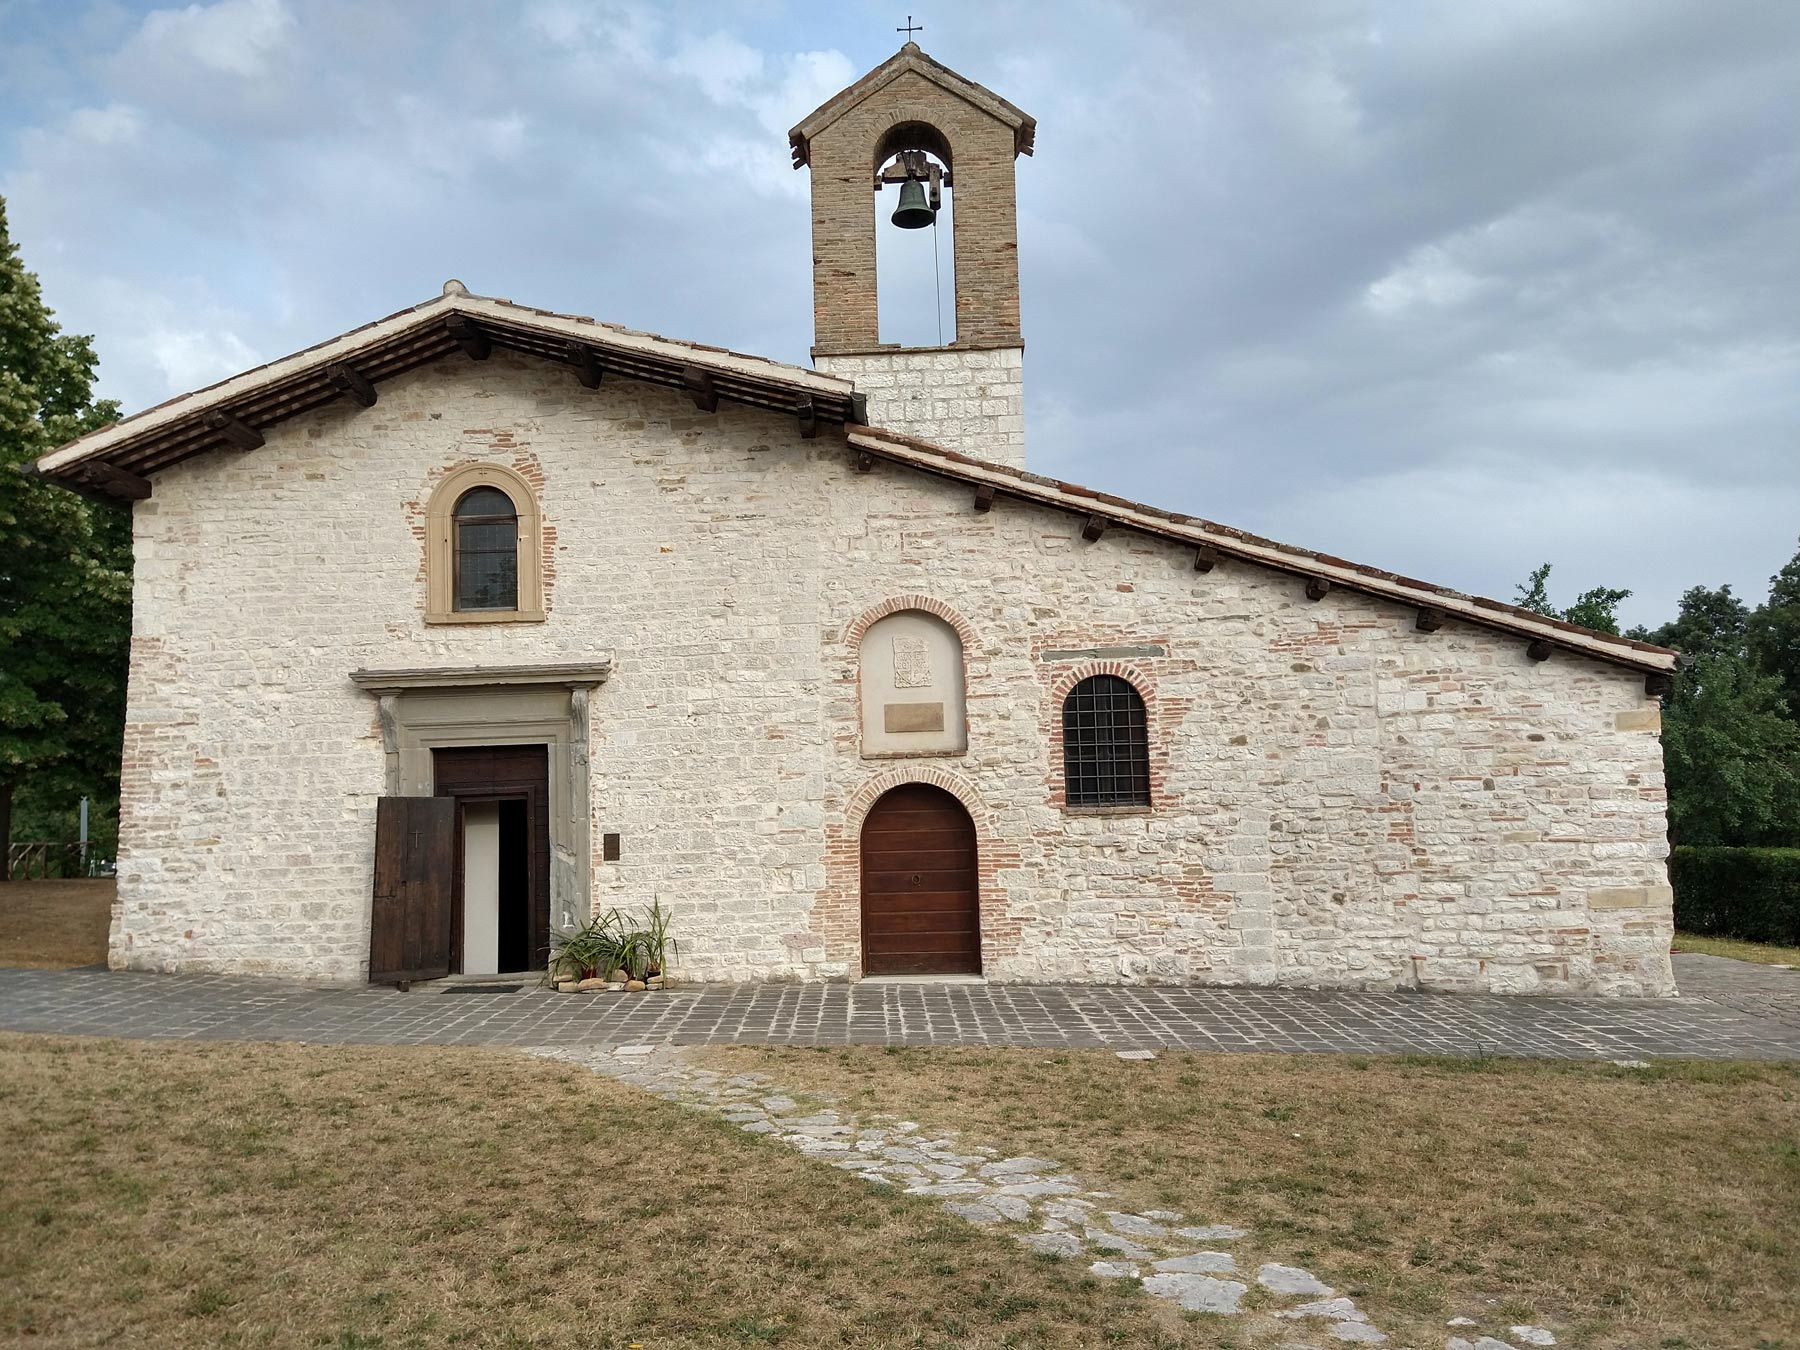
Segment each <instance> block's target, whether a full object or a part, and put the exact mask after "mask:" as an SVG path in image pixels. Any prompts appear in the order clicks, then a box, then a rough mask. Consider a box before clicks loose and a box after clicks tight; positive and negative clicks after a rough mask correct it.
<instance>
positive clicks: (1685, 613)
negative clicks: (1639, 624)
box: [1631, 585, 1750, 663]
mask: <svg viewBox="0 0 1800 1350" xmlns="http://www.w3.org/2000/svg"><path fill="white" fill-rule="evenodd" d="M1749 630H1750V609H1749V606H1747V605H1746V604H1744V602H1743V601H1742V600H1740V599H1738V598H1737V597H1736V596H1735V595H1733V594H1732V593H1731V587H1730V586H1729V585H1724V586H1721V587H1719V588H1718V589H1717V590H1711V589H1708V588H1707V587H1705V586H1690V587H1689V588H1688V589H1687V590H1686V591H1685V592H1683V593H1682V596H1681V606H1680V609H1679V610H1678V611H1677V613H1676V617H1675V618H1674V619H1673V620H1672V621H1671V622H1669V623H1665V624H1664V625H1663V626H1662V627H1660V628H1634V629H1632V630H1631V636H1632V637H1635V638H1641V639H1642V640H1643V641H1645V642H1654V643H1655V644H1656V645H1657V646H1659V647H1673V648H1674V649H1675V650H1676V651H1678V652H1680V653H1681V654H1682V655H1683V656H1684V657H1685V658H1687V660H1688V661H1689V662H1690V663H1692V662H1697V661H1702V660H1705V659H1706V658H1708V657H1715V656H1730V657H1733V658H1735V659H1739V660H1742V659H1744V658H1745V657H1746V656H1747V654H1748V652H1747V647H1746V642H1747V640H1748V636H1749Z"/></svg>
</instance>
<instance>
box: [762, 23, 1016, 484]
mask: <svg viewBox="0 0 1800 1350" xmlns="http://www.w3.org/2000/svg"><path fill="white" fill-rule="evenodd" d="M1036 131H1037V123H1036V121H1035V120H1034V119H1032V118H1030V117H1028V116H1026V115H1025V114H1024V113H1023V112H1021V111H1019V109H1017V108H1015V107H1014V106H1013V105H1012V104H1010V103H1008V102H1007V101H1006V100H1005V99H1003V98H1001V97H1000V96H999V95H998V94H994V93H992V92H990V91H989V90H987V89H984V88H982V87H981V86H980V85H978V84H976V83H974V82H973V81H971V80H966V79H964V78H963V77H962V76H961V75H958V74H957V73H956V72H955V71H953V70H950V69H949V68H948V67H946V66H942V65H939V64H938V63H937V62H936V61H934V60H932V59H931V58H930V57H929V56H927V55H925V53H924V52H923V51H921V50H920V49H919V46H918V44H917V43H914V42H908V43H907V44H906V45H905V46H904V47H902V48H901V49H900V50H899V51H898V52H897V53H895V54H894V55H893V56H892V57H890V58H889V59H888V60H887V61H884V62H883V63H882V64H881V65H879V66H877V67H876V68H875V69H874V70H872V71H870V72H869V73H868V74H867V75H865V76H863V78H862V79H860V80H858V81H857V82H856V83H855V84H853V85H851V86H850V87H849V88H848V89H845V90H844V91H843V92H841V93H839V94H837V95H835V96H834V97H832V98H831V99H829V100H827V101H826V102H825V103H824V104H822V105H821V106H820V107H819V108H817V109H816V110H815V111H814V112H813V113H812V114H811V115H810V116H808V117H807V118H806V119H805V120H804V121H802V122H801V123H800V125H799V126H797V127H795V128H794V129H793V130H792V131H791V132H789V133H788V141H789V143H790V144H791V145H792V147H793V152H794V167H795V168H797V169H798V168H807V167H810V168H811V170H812V233H813V361H814V364H815V365H817V366H818V368H819V369H820V370H822V371H825V372H827V373H829V374H832V375H840V376H843V377H844V378H846V379H850V380H854V381H855V382H856V386H857V389H858V391H859V392H861V393H863V394H864V395H866V397H867V399H868V404H869V420H870V421H871V422H872V423H874V424H875V425H876V426H882V427H887V428H889V429H891V430H894V431H900V432H905V433H907V434H908V435H913V436H918V437H921V438H922V439H925V440H930V441H935V442H937V443H938V444H940V445H944V446H947V447H949V448H950V449H952V450H957V451H960V452H962V453H963V454H966V455H971V456H974V457H976V458H980V459H986V460H990V461H992V462H994V463H997V464H1006V465H1010V466H1012V467H1014V468H1024V467H1025V400H1024V371H1023V363H1024V355H1025V340H1024V338H1023V337H1022V336H1021V334H1020V331H1019V243H1018V229H1017V225H1016V207H1015V195H1014V180H1013V164H1014V161H1015V160H1016V159H1017V158H1018V157H1019V156H1020V155H1029V154H1030V153H1031V150H1032V140H1033V137H1034V136H1035V134H1036ZM895 187H897V188H898V189H899V191H898V192H897V193H889V194H888V196H889V199H890V200H892V199H895V198H897V199H898V210H897V211H896V213H895V216H894V218H893V221H892V223H891V224H890V222H889V219H888V218H887V214H886V213H885V212H883V213H882V217H883V218H882V220H881V223H880V224H879V225H877V222H876V213H875V211H874V210H873V209H872V203H871V200H870V194H871V193H874V192H881V191H883V190H884V189H892V188H895ZM945 189H948V190H949V191H950V192H951V193H952V194H953V199H954V202H955V211H956V222H955V242H954V255H953V256H954V259H955V268H954V271H955V279H956V297H955V314H956V338H955V340H954V341H952V342H948V343H945V344H944V345H942V346H936V347H906V346H900V345H897V344H893V343H887V344H884V343H882V342H881V340H880V325H879V317H878V310H877V300H876V276H875V231H876V230H877V229H878V228H880V229H889V228H902V229H904V228H910V227H915V226H918V225H928V224H930V223H931V220H932V217H933V214H934V213H935V212H936V210H937V209H938V206H939V203H940V201H941V193H942V192H943V191H944V190H945Z"/></svg>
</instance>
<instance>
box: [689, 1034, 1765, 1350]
mask: <svg viewBox="0 0 1800 1350" xmlns="http://www.w3.org/2000/svg"><path fill="white" fill-rule="evenodd" d="M706 1057H707V1058H708V1059H709V1060H710V1061H711V1062H712V1063H714V1064H715V1065H716V1066H730V1067H732V1068H735V1069H756V1070H761V1071H764V1072H767V1073H770V1074H773V1075H774V1076H775V1077H776V1078H777V1079H778V1080H779V1081H781V1082H782V1083H783V1084H784V1085H787V1086H789V1087H790V1088H799V1089H802V1090H810V1091H811V1092H814V1093H817V1094H826V1095H831V1096H834V1097H838V1098H841V1099H842V1100H843V1101H845V1102H846V1103H847V1104H848V1105H850V1106H851V1107H853V1108H856V1109H860V1110H871V1109H873V1110H887V1111H894V1112H898V1113H901V1114H903V1115H905V1116H907V1117H908V1118H911V1119H916V1120H919V1121H921V1122H925V1123H928V1124H937V1125H941V1126H948V1127H957V1128H960V1129H962V1130H964V1131H965V1133H966V1134H967V1135H968V1136H971V1137H974V1138H977V1139H980V1140H983V1141H986V1142H993V1143H997V1144H1000V1145H1001V1146H1002V1147H1005V1148H1009V1149H1015V1150H1017V1151H1019V1152H1024V1153H1033V1154H1039V1155H1043V1156H1046V1157H1051V1158H1056V1159H1060V1160H1062V1161H1064V1162H1067V1163H1070V1164H1072V1165H1074V1166H1076V1167H1077V1168H1079V1169H1081V1170H1082V1171H1084V1172H1085V1173H1086V1174H1087V1175H1088V1176H1089V1177H1090V1178H1092V1179H1096V1180H1100V1179H1104V1180H1105V1181H1107V1182H1111V1183H1117V1189H1118V1190H1119V1192H1120V1194H1121V1195H1123V1196H1125V1197H1126V1198H1127V1199H1128V1200H1129V1201H1132V1202H1135V1204H1137V1205H1138V1206H1139V1207H1144V1208H1147V1207H1164V1208H1171V1209H1179V1210H1182V1211H1185V1212H1186V1213H1188V1214H1190V1215H1191V1216H1193V1217H1194V1218H1195V1219H1196V1220H1198V1221H1200V1222H1205V1223H1213V1222H1232V1223H1240V1224H1243V1225H1244V1226H1246V1227H1249V1228H1252V1229H1253V1236H1252V1238H1250V1239H1246V1241H1245V1245H1246V1246H1249V1245H1251V1244H1254V1245H1255V1246H1256V1248H1257V1249H1258V1250H1259V1251H1260V1252H1262V1253H1264V1254H1266V1257H1267V1258H1269V1259H1275V1260H1287V1261H1291V1262H1293V1263H1295V1264H1298V1265H1303V1266H1306V1267H1309V1268H1311V1269H1313V1270H1314V1271H1316V1272H1317V1273H1318V1274H1320V1275H1321V1276H1322V1277H1324V1278H1325V1279H1326V1280H1327V1281H1328V1282H1331V1283H1335V1284H1337V1285H1338V1286H1339V1287H1342V1288H1347V1289H1348V1290H1349V1291H1350V1292H1352V1293H1354V1294H1355V1295H1356V1296H1357V1297H1358V1298H1359V1299H1361V1300H1362V1302H1363V1305H1364V1307H1365V1308H1366V1309H1367V1310H1368V1311H1369V1313H1370V1314H1371V1315H1372V1316H1373V1317H1374V1318H1375V1319H1376V1321H1377V1323H1378V1325H1380V1326H1382V1327H1383V1328H1384V1329H1386V1330H1388V1331H1389V1332H1390V1333H1400V1334H1399V1335H1397V1336H1395V1342H1396V1343H1398V1344H1400V1345H1410V1346H1420V1347H1432V1350H1436V1347H1440V1346H1442V1345H1443V1343H1444V1336H1445V1334H1446V1333H1445V1331H1444V1322H1445V1320H1446V1319H1447V1318H1448V1317H1450V1316H1453V1315H1471V1316H1477V1317H1480V1318H1481V1319H1482V1321H1483V1325H1484V1329H1487V1328H1489V1327H1491V1326H1492V1325H1494V1324H1495V1319H1496V1318H1497V1319H1499V1320H1498V1323H1497V1324H1498V1326H1499V1327H1501V1328H1502V1334H1504V1333H1503V1329H1504V1327H1505V1326H1507V1325H1510V1324H1511V1322H1516V1321H1537V1320H1539V1319H1546V1321H1545V1322H1543V1323H1541V1324H1547V1325H1550V1326H1552V1327H1554V1328H1556V1329H1557V1332H1558V1336H1559V1339H1560V1343H1561V1344H1562V1345H1563V1346H1565V1347H1570V1346H1576V1347H1619V1348H1620V1350H1624V1348H1625V1347H1629V1348H1630V1350H1646V1348H1647V1347H1668V1348H1669V1350H1675V1348H1676V1347H1680V1348H1681V1350H1702V1348H1705V1350H1752V1348H1753V1347H1760V1348H1762V1350H1773V1348H1774V1347H1787V1348H1788V1350H1792V1348H1793V1347H1800V1298H1797V1297H1796V1290H1797V1289H1800V1066H1793V1065H1752V1064H1705V1063H1699V1062H1684V1063H1661V1064H1658V1065H1657V1066H1656V1067H1654V1068H1651V1069H1647V1070H1631V1069H1621V1068H1616V1067H1613V1066H1611V1065H1579V1064H1567V1063H1547V1062H1530V1061H1515V1060H1486V1061H1457V1060H1426V1059H1393V1060H1389V1059H1374V1060H1367V1059H1351V1058H1322V1057H1321V1058H1307V1057H1273V1056H1250V1055H1196V1054H1184V1053H1179V1052H1174V1053H1166V1054H1164V1055H1162V1056H1161V1057H1160V1058H1159V1059H1157V1060H1156V1061H1155V1062H1152V1063H1128V1062H1124V1061H1121V1060H1119V1059H1117V1058H1116V1057H1114V1056H1113V1055H1111V1054H1108V1053H1105V1052H1067V1053H1059V1052H1053V1051H1044V1052H1037V1051H999V1050H913V1049H880V1048H858V1049H852V1050H769V1049H749V1048H742V1047H733V1048H721V1049H716V1050H709V1051H708V1052H706Z"/></svg>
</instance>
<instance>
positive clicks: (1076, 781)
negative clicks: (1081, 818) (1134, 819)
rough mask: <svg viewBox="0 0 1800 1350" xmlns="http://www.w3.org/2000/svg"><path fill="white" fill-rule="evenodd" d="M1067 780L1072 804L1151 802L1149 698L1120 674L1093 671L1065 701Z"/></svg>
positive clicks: (1068, 793) (1065, 763) (1132, 803)
mask: <svg viewBox="0 0 1800 1350" xmlns="http://www.w3.org/2000/svg"><path fill="white" fill-rule="evenodd" d="M1062 718H1063V783H1064V787H1065V790H1066V797H1067V801H1068V804H1069V805H1070V806H1148V805H1150V738H1149V733H1148V731H1147V729H1146V727H1145V721H1144V700H1143V699H1142V698H1140V697H1139V696H1138V691H1137V690H1136V689H1133V688H1132V687H1131V682H1130V681H1128V680H1122V679H1120V678H1119V677H1118V676H1117V675H1091V676H1089V677H1088V678H1087V679H1085V680H1083V681H1082V682H1081V683H1080V684H1078V685H1076V686H1075V687H1074V688H1073V689H1071V690H1070V691H1069V696H1068V697H1067V698H1066V699H1064V700H1063V714H1062Z"/></svg>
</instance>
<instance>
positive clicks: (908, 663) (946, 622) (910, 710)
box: [844, 595, 975, 759]
mask: <svg viewBox="0 0 1800 1350" xmlns="http://www.w3.org/2000/svg"><path fill="white" fill-rule="evenodd" d="M882 629H886V630H889V631H890V632H891V633H892V638H893V640H892V644H891V646H890V645H888V644H886V643H884V642H882V641H880V640H879V635H878V630H882ZM872 635H874V636H875V637H876V640H875V641H869V640H868V639H870V638H871V636H872ZM974 641H975V630H974V629H973V628H972V627H970V625H969V622H968V620H967V619H965V618H963V616H962V615H961V614H959V613H957V612H956V610H954V609H952V608H951V607H950V606H949V605H946V604H945V603H944V602H943V601H941V600H938V599H935V598H934V597H932V596H929V595H896V596H891V597H890V598H888V599H886V600H883V601H882V602H881V603H880V604H878V605H875V606H874V607H872V608H870V609H868V610H865V611H864V612H863V613H862V614H860V615H859V616H858V617H857V618H856V619H855V620H853V621H852V622H851V623H850V625H849V626H848V627H847V628H846V629H845V630H844V644H845V648H846V650H845V656H846V657H847V659H848V660H847V667H848V668H847V672H846V673H847V675H848V677H849V679H850V681H851V687H852V688H853V690H854V692H855V695H856V704H855V718H856V744H857V749H858V752H859V754H860V755H861V757H862V758H864V759H899V758H918V757H932V756H952V757H953V756H960V755H963V754H966V753H967V752H968V748H969V724H968V698H969V647H970V645H971V644H972V643H973V642H974Z"/></svg>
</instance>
